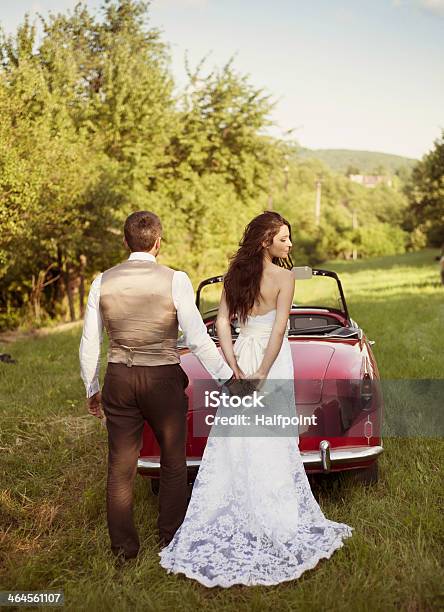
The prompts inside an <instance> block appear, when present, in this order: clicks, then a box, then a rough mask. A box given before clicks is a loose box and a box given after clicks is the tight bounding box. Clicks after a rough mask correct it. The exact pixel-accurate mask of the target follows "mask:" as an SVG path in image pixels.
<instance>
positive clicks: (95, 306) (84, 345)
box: [79, 274, 103, 397]
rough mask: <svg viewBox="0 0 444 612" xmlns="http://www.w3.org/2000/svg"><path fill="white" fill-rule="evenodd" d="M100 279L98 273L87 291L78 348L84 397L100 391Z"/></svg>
mask: <svg viewBox="0 0 444 612" xmlns="http://www.w3.org/2000/svg"><path fill="white" fill-rule="evenodd" d="M101 280H102V275H101V274H99V276H97V277H96V278H95V279H94V281H93V283H92V285H91V289H90V291H89V295H88V303H87V305H86V311H85V317H84V320H83V333H82V339H81V341H80V348H79V358H80V376H81V377H82V380H83V382H84V383H85V389H86V397H91V396H92V395H95V394H96V393H97V392H98V391H100V385H99V366H100V345H101V343H102V339H103V322H102V317H101V314H100V309H99V303H100V283H101Z"/></svg>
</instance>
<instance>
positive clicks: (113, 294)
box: [100, 259, 180, 366]
mask: <svg viewBox="0 0 444 612" xmlns="http://www.w3.org/2000/svg"><path fill="white" fill-rule="evenodd" d="M173 274H174V270H172V269H171V268H167V267H166V266H162V265H159V264H157V263H155V262H153V261H146V260H137V259H132V260H128V261H125V262H124V263H121V264H119V265H117V266H114V268H110V269H109V270H106V272H104V273H103V275H102V280H101V284H100V312H101V315H102V319H103V323H104V326H105V329H106V331H107V332H108V335H109V351H108V362H110V363H126V364H127V365H128V366H131V365H147V366H154V365H166V364H171V363H179V362H180V357H179V351H178V350H177V333H178V321H177V311H176V308H175V306H174V302H173V296H172V282H173Z"/></svg>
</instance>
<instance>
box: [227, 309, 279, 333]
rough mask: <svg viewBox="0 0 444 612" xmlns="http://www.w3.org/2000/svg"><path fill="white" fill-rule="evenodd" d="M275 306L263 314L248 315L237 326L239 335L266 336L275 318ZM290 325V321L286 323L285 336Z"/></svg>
mask: <svg viewBox="0 0 444 612" xmlns="http://www.w3.org/2000/svg"><path fill="white" fill-rule="evenodd" d="M276 312H277V311H276V308H274V309H273V310H269V311H268V312H266V313H265V314H263V315H249V316H248V317H247V320H246V322H245V323H244V324H241V325H240V326H239V328H240V333H239V335H241V336H245V337H256V338H259V337H268V336H269V335H270V333H271V330H272V328H273V324H274V320H275V318H276ZM289 327H290V321H288V323H287V329H286V332H285V336H288V330H289Z"/></svg>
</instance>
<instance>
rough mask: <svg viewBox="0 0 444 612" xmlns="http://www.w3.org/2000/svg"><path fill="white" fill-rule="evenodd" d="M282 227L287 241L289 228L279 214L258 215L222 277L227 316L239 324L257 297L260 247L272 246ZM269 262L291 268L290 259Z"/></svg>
mask: <svg viewBox="0 0 444 612" xmlns="http://www.w3.org/2000/svg"><path fill="white" fill-rule="evenodd" d="M283 225H286V226H287V227H288V231H289V233H290V240H291V226H290V224H289V222H288V221H287V220H286V219H284V217H282V216H281V215H280V214H279V213H277V212H274V211H270V210H267V211H265V212H264V213H262V214H261V215H258V216H257V217H255V218H254V219H252V220H251V221H250V223H249V224H248V225H247V227H246V228H245V231H244V235H243V237H242V240H241V241H240V242H239V249H238V250H237V252H236V253H235V254H234V255H233V256H232V257H231V259H230V265H229V267H228V271H227V273H226V274H225V277H224V289H225V297H226V300H227V306H228V310H229V316H230V317H231V316H232V315H235V314H237V316H238V318H239V320H240V322H241V323H244V322H245V321H246V319H247V316H248V313H249V312H250V311H251V310H252V308H253V306H254V304H255V302H256V300H257V298H258V297H259V295H260V285H261V279H262V271H263V267H264V261H263V249H264V247H263V246H262V243H263V242H265V243H266V245H267V246H268V245H270V244H272V242H273V238H274V237H275V236H276V234H277V233H278V232H279V230H280V229H281V227H282V226H283ZM272 261H273V263H274V264H277V265H278V266H281V267H282V268H287V269H291V268H292V267H293V262H292V260H291V257H290V255H288V258H286V259H281V258H280V257H273V259H272Z"/></svg>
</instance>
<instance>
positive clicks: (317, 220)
mask: <svg viewBox="0 0 444 612" xmlns="http://www.w3.org/2000/svg"><path fill="white" fill-rule="evenodd" d="M315 184H316V202H315V223H316V225H317V226H318V225H319V223H320V222H321V192H322V178H321V177H319V178H318V179H317V181H316V183H315Z"/></svg>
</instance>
